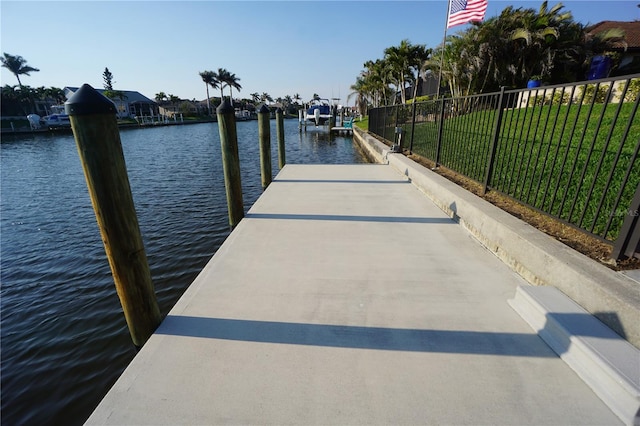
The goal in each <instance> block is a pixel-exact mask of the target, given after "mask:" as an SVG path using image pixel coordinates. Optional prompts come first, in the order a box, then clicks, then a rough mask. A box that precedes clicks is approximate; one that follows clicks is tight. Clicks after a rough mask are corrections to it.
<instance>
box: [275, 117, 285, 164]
mask: <svg viewBox="0 0 640 426" xmlns="http://www.w3.org/2000/svg"><path fill="white" fill-rule="evenodd" d="M276 133H277V135H278V167H279V168H280V169H282V168H283V167H284V165H285V164H286V155H285V152H284V114H283V112H282V108H278V109H277V110H276Z"/></svg>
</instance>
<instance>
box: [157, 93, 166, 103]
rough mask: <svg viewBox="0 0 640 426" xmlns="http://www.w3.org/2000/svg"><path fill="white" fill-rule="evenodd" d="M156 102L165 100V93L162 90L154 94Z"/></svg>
mask: <svg viewBox="0 0 640 426" xmlns="http://www.w3.org/2000/svg"><path fill="white" fill-rule="evenodd" d="M155 100H156V102H158V103H160V102H163V101H166V100H167V94H166V93H164V92H158V93H156V96H155Z"/></svg>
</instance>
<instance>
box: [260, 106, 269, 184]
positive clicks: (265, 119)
mask: <svg viewBox="0 0 640 426" xmlns="http://www.w3.org/2000/svg"><path fill="white" fill-rule="evenodd" d="M269 119H270V112H269V107H267V106H266V105H265V104H262V107H261V108H260V110H259V111H258V139H259V141H260V174H261V176H262V189H266V188H267V186H269V184H270V183H271V123H270V122H269Z"/></svg>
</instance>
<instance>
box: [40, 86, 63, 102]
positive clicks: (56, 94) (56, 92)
mask: <svg viewBox="0 0 640 426" xmlns="http://www.w3.org/2000/svg"><path fill="white" fill-rule="evenodd" d="M45 96H46V97H47V98H50V99H53V100H54V101H55V102H56V103H58V104H62V103H63V102H64V101H66V100H67V97H66V96H65V95H64V90H62V89H60V88H59V87H49V88H47V89H45Z"/></svg>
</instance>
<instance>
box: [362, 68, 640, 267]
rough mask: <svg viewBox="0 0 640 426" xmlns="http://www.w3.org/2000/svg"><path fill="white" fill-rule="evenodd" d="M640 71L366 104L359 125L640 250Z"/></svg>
mask: <svg viewBox="0 0 640 426" xmlns="http://www.w3.org/2000/svg"><path fill="white" fill-rule="evenodd" d="M639 105H640V74H635V75H631V76H626V77H624V78H620V77H618V78H617V79H602V80H593V81H586V82H579V83H573V84H565V85H557V86H545V87H538V88H532V89H517V90H505V89H503V90H501V91H500V92H496V93H489V94H483V95H473V96H466V97H462V98H448V99H440V100H434V101H427V102H421V103H415V104H406V105H394V106H387V107H382V108H375V109H371V110H369V131H370V132H372V133H375V134H377V135H379V136H381V137H383V138H384V139H386V140H388V141H390V142H393V143H396V142H397V140H396V139H397V134H398V132H399V131H400V129H402V130H401V133H402V142H403V144H404V147H405V148H406V149H408V150H409V151H411V152H412V153H414V154H417V155H419V156H422V157H425V158H427V159H430V160H432V161H433V162H435V164H436V165H437V166H444V167H446V168H448V169H451V170H453V171H455V172H457V173H460V174H462V175H464V176H466V177H468V178H470V179H473V180H475V181H477V182H479V183H481V184H482V185H483V187H484V190H485V191H487V190H495V191H499V192H500V193H502V194H504V195H507V196H509V197H511V198H513V199H515V200H517V201H519V202H521V203H524V204H526V205H528V206H530V207H533V208H534V209H536V210H538V211H540V212H543V213H546V214H548V215H550V216H552V217H554V218H557V219H559V220H560V221H562V222H564V223H567V224H569V225H572V226H573V227H576V228H578V229H581V230H583V231H585V232H587V233H589V234H591V235H593V236H595V237H597V238H599V239H601V240H603V241H606V242H609V243H611V244H612V245H613V253H612V257H614V258H616V259H619V258H621V257H624V256H628V257H631V256H633V255H634V254H636V255H637V253H638V252H640V223H639V222H640V221H639V219H638V216H639V215H640V160H639V159H638V157H639V151H640V113H638V107H639Z"/></svg>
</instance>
